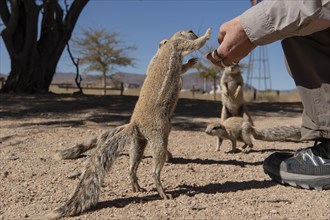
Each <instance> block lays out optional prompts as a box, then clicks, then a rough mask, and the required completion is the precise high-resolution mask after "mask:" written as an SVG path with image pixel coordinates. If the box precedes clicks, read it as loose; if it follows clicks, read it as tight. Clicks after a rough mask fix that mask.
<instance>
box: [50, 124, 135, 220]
mask: <svg viewBox="0 0 330 220" xmlns="http://www.w3.org/2000/svg"><path fill="white" fill-rule="evenodd" d="M134 131H136V129H134V127H133V126H125V127H124V128H121V129H120V130H119V131H117V133H114V134H113V136H111V137H109V138H108V139H107V140H105V141H104V143H102V144H101V145H99V146H97V148H96V150H95V152H94V153H93V155H92V156H91V158H90V159H89V161H88V163H87V165H86V167H85V170H84V172H83V173H82V174H81V177H80V181H79V183H78V185H77V186H76V189H75V191H74V192H73V194H72V195H71V196H70V198H69V199H68V200H67V201H66V202H65V203H64V204H63V205H62V206H61V207H60V208H58V209H56V210H54V211H52V212H50V213H48V214H47V215H46V216H45V217H46V218H47V219H58V218H61V217H64V216H74V215H77V214H79V213H81V212H83V211H85V210H87V209H89V208H91V207H92V206H94V205H96V203H97V202H98V199H99V194H100V188H101V183H102V181H103V179H104V176H105V174H106V173H107V172H108V171H109V169H110V167H111V165H112V164H113V162H114V159H115V158H116V157H117V156H118V154H119V153H120V151H121V150H122V149H123V148H124V147H125V145H127V144H128V143H129V141H130V140H131V139H132V135H134Z"/></svg>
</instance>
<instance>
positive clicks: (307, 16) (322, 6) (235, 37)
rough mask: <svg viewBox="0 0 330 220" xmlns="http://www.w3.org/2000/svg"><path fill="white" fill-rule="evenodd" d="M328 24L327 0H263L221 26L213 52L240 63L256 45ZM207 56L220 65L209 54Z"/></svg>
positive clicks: (329, 24) (228, 61)
mask: <svg viewBox="0 0 330 220" xmlns="http://www.w3.org/2000/svg"><path fill="white" fill-rule="evenodd" d="M328 27H330V0H296V1H294V0H291V1H279V0H277V1H275V0H265V1H262V2H261V3H258V4H257V5H256V6H253V7H252V8H250V9H248V10H247V11H245V12H244V13H243V14H242V15H241V16H238V17H236V18H234V19H232V20H230V21H228V22H226V23H224V24H223V25H222V26H221V27H220V30H219V35H218V41H219V43H220V46H219V47H218V48H217V50H216V52H217V54H218V55H219V56H220V57H221V58H223V63H224V64H226V65H229V64H231V63H233V62H239V61H240V60H241V59H243V58H244V57H245V56H246V55H247V54H249V52H251V51H252V50H253V49H254V48H255V47H256V46H257V45H264V44H268V43H272V42H274V41H277V40H280V39H284V38H287V37H292V36H302V35H309V34H312V33H314V32H317V31H321V30H323V29H326V28H328ZM206 57H207V58H208V59H209V60H210V61H211V62H212V63H214V64H215V65H220V66H221V64H220V63H219V62H217V61H216V60H215V59H213V58H212V55H211V53H209V54H207V55H206Z"/></svg>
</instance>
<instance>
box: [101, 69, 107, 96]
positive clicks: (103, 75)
mask: <svg viewBox="0 0 330 220" xmlns="http://www.w3.org/2000/svg"><path fill="white" fill-rule="evenodd" d="M102 84H103V95H106V94H107V74H106V72H103V73H102Z"/></svg>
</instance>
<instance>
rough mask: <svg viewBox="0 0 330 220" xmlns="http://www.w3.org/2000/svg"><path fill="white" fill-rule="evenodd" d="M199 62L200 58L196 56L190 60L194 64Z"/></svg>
mask: <svg viewBox="0 0 330 220" xmlns="http://www.w3.org/2000/svg"><path fill="white" fill-rule="evenodd" d="M197 62H198V58H196V57H194V58H191V59H189V60H188V63H189V64H190V65H192V66H193V65H195V64H196V63H197Z"/></svg>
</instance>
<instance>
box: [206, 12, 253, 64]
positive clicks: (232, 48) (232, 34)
mask: <svg viewBox="0 0 330 220" xmlns="http://www.w3.org/2000/svg"><path fill="white" fill-rule="evenodd" d="M218 42H219V44H220V46H219V47H218V48H217V49H216V50H215V51H213V52H210V53H208V54H206V58H207V59H209V60H210V61H211V62H212V63H213V64H214V65H217V66H220V67H226V66H231V65H233V64H234V63H238V62H239V61H240V60H241V59H243V58H244V57H245V56H246V55H248V54H249V53H250V52H251V51H252V50H253V49H254V48H256V45H255V44H253V43H252V42H251V41H250V39H249V38H248V36H247V35H246V33H245V31H244V29H243V27H242V25H241V21H240V16H238V17H236V18H234V19H232V20H230V21H228V22H226V23H224V24H223V25H221V27H220V30H219V34H218Z"/></svg>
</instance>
